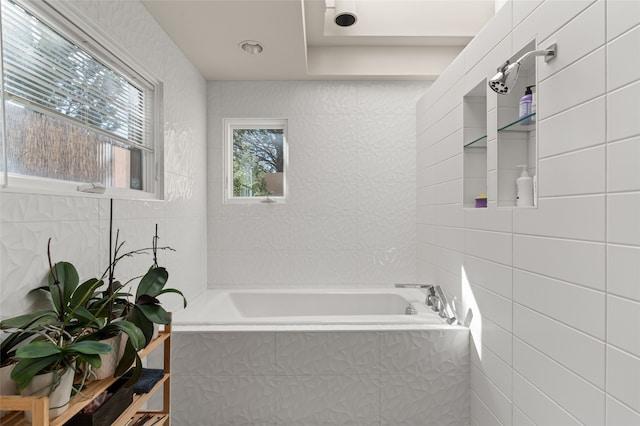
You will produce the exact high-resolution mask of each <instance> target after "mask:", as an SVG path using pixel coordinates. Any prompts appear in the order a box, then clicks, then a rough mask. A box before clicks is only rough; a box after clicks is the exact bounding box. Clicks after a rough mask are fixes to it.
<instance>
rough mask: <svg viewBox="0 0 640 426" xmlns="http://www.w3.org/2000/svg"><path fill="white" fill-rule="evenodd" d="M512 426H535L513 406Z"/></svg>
mask: <svg viewBox="0 0 640 426" xmlns="http://www.w3.org/2000/svg"><path fill="white" fill-rule="evenodd" d="M513 425H514V426H535V424H534V423H533V422H532V421H531V419H529V418H528V417H527V416H526V415H525V414H524V413H523V412H522V411H520V409H519V408H518V407H517V406H516V405H514V406H513Z"/></svg>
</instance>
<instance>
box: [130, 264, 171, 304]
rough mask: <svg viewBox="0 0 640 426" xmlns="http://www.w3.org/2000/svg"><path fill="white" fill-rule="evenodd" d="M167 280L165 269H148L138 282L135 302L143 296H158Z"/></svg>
mask: <svg viewBox="0 0 640 426" xmlns="http://www.w3.org/2000/svg"><path fill="white" fill-rule="evenodd" d="M168 279H169V273H168V272H167V270H166V269H165V268H163V267H157V268H151V269H149V271H147V273H146V274H144V277H142V279H141V280H140V284H139V285H138V290H137V291H136V300H138V298H139V297H140V296H141V295H143V294H146V295H149V296H151V297H156V296H158V294H160V292H161V291H162V289H163V288H164V285H165V284H166V283H167V280H168Z"/></svg>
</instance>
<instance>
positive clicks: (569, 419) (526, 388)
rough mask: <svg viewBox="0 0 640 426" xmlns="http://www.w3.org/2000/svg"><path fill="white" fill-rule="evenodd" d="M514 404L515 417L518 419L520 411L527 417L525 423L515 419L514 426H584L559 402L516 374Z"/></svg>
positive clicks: (514, 376)
mask: <svg viewBox="0 0 640 426" xmlns="http://www.w3.org/2000/svg"><path fill="white" fill-rule="evenodd" d="M513 403H514V404H515V406H514V417H517V416H515V413H516V412H518V411H519V410H522V412H523V413H524V414H525V415H526V416H527V419H526V421H524V422H520V421H516V420H515V419H514V422H513V423H514V425H519V424H523V425H528V424H536V425H563V426H571V425H574V426H578V425H582V423H580V422H579V421H578V420H576V418H575V417H573V416H572V415H571V414H569V413H568V412H567V411H566V410H564V409H563V408H562V407H560V406H559V405H558V403H557V402H555V401H554V400H553V399H551V398H549V396H548V395H546V394H545V393H544V392H541V391H540V389H538V388H536V387H535V386H533V385H532V384H531V383H530V382H529V381H527V380H526V379H525V378H524V377H522V376H521V375H520V374H518V373H515V372H514V373H513ZM529 422H530V423H529ZM533 422H535V423H533Z"/></svg>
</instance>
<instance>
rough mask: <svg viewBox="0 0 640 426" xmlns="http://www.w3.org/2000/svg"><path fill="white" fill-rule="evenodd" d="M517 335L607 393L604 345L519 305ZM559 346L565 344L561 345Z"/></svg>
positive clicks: (515, 308)
mask: <svg viewBox="0 0 640 426" xmlns="http://www.w3.org/2000/svg"><path fill="white" fill-rule="evenodd" d="M513 334H514V336H515V337H517V338H519V339H521V340H523V341H524V342H526V343H528V344H529V345H531V346H533V347H534V348H536V349H537V350H539V351H540V352H542V353H544V354H545V355H547V356H548V357H550V358H551V359H553V360H555V361H556V362H558V363H560V364H562V365H563V366H564V367H565V368H568V369H569V370H571V371H573V372H574V373H576V374H578V375H579V376H580V377H582V378H584V379H586V380H588V381H589V382H591V383H593V384H594V385H596V386H598V387H599V388H601V389H604V379H605V375H604V365H605V344H604V342H603V341H600V340H596V339H594V338H593V337H590V336H587V335H586V334H583V333H581V332H579V331H577V330H575V329H573V328H570V327H568V326H566V325H564V324H561V323H559V322H557V321H555V320H553V319H551V318H548V317H546V316H543V315H540V314H538V313H536V312H534V311H532V310H530V309H528V308H525V307H523V306H521V305H519V304H515V305H514V306H513ZM558 342H562V344H561V345H559V344H558ZM576 354H580V356H576Z"/></svg>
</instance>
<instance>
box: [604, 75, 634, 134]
mask: <svg viewBox="0 0 640 426" xmlns="http://www.w3.org/2000/svg"><path fill="white" fill-rule="evenodd" d="M607 111H608V113H607V130H608V132H607V133H608V135H607V139H608V140H609V141H610V142H611V141H615V140H618V139H626V138H629V137H632V136H636V135H638V134H640V120H638V119H637V118H638V116H639V115H640V81H639V82H636V83H633V84H631V85H629V86H625V87H623V88H621V89H618V90H616V91H614V92H609V94H608V95H607Z"/></svg>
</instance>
